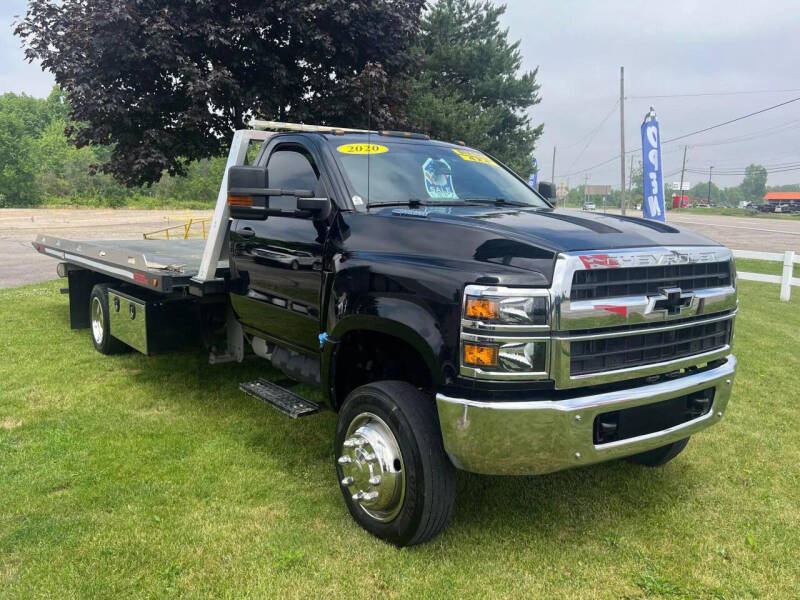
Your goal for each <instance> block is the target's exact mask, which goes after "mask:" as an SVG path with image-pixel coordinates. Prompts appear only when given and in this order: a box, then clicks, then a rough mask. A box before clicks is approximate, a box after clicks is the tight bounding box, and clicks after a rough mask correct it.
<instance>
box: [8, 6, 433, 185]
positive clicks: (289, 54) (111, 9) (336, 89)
mask: <svg viewBox="0 0 800 600" xmlns="http://www.w3.org/2000/svg"><path fill="white" fill-rule="evenodd" d="M423 5H424V0H392V1H391V2H386V1H381V2H375V1H374V0H327V1H326V2H319V1H317V0H293V1H291V2H289V1H272V2H270V1H264V0H239V1H238V2H185V1H184V0H92V1H91V2H86V1H85V0H30V2H29V6H28V11H27V13H26V15H25V17H24V18H23V19H22V20H21V21H20V22H18V23H17V25H16V27H15V33H16V34H17V35H18V36H20V37H21V38H22V39H23V42H24V45H25V49H26V56H27V58H28V59H29V60H31V61H32V60H41V61H42V66H43V68H45V69H47V70H49V71H50V72H52V73H53V74H54V75H55V79H56V82H57V83H58V84H59V85H60V86H61V88H62V89H63V90H65V91H66V92H67V95H68V98H69V101H70V105H71V112H70V117H71V119H72V120H73V121H74V122H76V123H78V124H77V125H72V126H70V127H69V128H68V134H69V136H70V137H71V139H72V141H73V142H74V143H75V144H76V145H77V146H78V147H79V148H81V147H85V146H91V145H97V144H99V145H112V146H113V149H112V151H111V159H110V160H109V161H108V162H107V163H105V164H103V165H102V169H103V170H104V171H106V172H109V173H112V174H113V175H114V177H116V178H117V179H118V180H119V181H122V182H124V183H126V184H128V185H139V184H143V183H153V182H155V181H158V180H159V179H160V178H161V175H162V173H163V171H165V170H166V171H168V172H169V173H170V174H171V175H176V174H183V173H185V172H186V166H187V164H188V163H190V162H191V161H192V160H195V159H198V158H204V157H211V156H216V155H218V154H220V153H221V152H222V150H223V147H224V145H225V144H226V143H227V142H228V140H229V137H230V133H231V131H232V130H234V129H239V128H243V127H244V126H245V125H246V123H247V122H248V121H249V119H250V118H252V117H254V116H258V117H263V118H271V119H279V120H286V119H291V120H294V121H300V122H304V121H314V122H319V123H329V124H333V125H341V126H360V127H364V126H366V125H367V123H368V116H367V106H368V105H371V108H372V125H373V126H376V127H397V126H399V125H402V123H403V121H404V115H403V112H402V106H403V105H404V104H405V90H404V89H403V87H402V82H403V80H404V79H405V75H406V72H407V70H408V68H409V65H410V64H411V57H410V55H409V52H408V50H409V47H410V46H411V43H412V41H413V39H414V38H415V36H416V34H417V32H418V28H419V20H420V13H421V10H422V7H423Z"/></svg>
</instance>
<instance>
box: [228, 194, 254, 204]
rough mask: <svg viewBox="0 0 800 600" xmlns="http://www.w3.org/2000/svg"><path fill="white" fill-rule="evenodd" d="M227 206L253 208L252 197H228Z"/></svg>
mask: <svg viewBox="0 0 800 600" xmlns="http://www.w3.org/2000/svg"><path fill="white" fill-rule="evenodd" d="M228 206H253V197H252V196H228Z"/></svg>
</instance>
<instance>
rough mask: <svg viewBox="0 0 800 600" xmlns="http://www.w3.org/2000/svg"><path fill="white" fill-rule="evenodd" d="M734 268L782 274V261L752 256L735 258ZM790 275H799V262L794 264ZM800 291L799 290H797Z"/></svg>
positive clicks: (751, 271)
mask: <svg viewBox="0 0 800 600" xmlns="http://www.w3.org/2000/svg"><path fill="white" fill-rule="evenodd" d="M736 270H737V271H742V272H743V273H744V272H747V273H765V274H767V275H783V262H772V261H769V260H757V259H754V258H737V259H736ZM792 277H800V264H795V265H794V269H793V275H792ZM797 291H798V292H800V290H797Z"/></svg>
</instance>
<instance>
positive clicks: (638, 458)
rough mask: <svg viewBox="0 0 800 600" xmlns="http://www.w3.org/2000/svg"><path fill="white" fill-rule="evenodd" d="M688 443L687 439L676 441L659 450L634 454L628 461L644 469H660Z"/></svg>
mask: <svg viewBox="0 0 800 600" xmlns="http://www.w3.org/2000/svg"><path fill="white" fill-rule="evenodd" d="M688 443H689V438H686V439H684V440H678V441H677V442H673V443H671V444H667V445H666V446H661V447H660V448H654V449H653V450H648V451H647V452H642V453H641V454H634V455H633V456H629V457H628V460H629V461H630V462H632V463H636V464H637V465H643V466H645V467H660V466H661V465H665V464H667V463H668V462H669V461H671V460H672V459H673V458H675V457H676V456H678V454H680V453H681V452H683V449H684V448H686V444H688Z"/></svg>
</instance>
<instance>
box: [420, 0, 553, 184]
mask: <svg viewBox="0 0 800 600" xmlns="http://www.w3.org/2000/svg"><path fill="white" fill-rule="evenodd" d="M504 12H505V6H503V5H494V4H493V3H491V2H487V1H477V0H439V1H438V2H437V3H436V4H434V5H433V6H432V7H431V8H430V9H429V10H428V11H427V12H426V13H425V14H424V15H423V19H422V28H421V32H420V35H419V38H418V39H417V42H416V44H415V45H414V47H413V57H414V59H415V60H416V63H417V70H416V71H415V75H414V77H413V78H412V79H411V81H410V85H409V87H410V94H411V96H410V99H409V105H408V109H407V110H408V115H409V121H410V123H411V124H412V125H413V126H414V128H415V129H417V130H420V131H425V132H427V133H430V135H431V136H432V137H434V138H438V139H443V140H448V141H456V140H463V141H464V142H466V143H467V144H469V145H471V146H475V147H478V148H481V149H483V150H485V151H487V152H489V153H491V154H493V155H495V156H496V157H498V158H499V159H500V160H502V161H503V162H505V163H506V164H508V165H509V166H510V167H511V168H513V169H514V170H515V171H517V172H518V173H520V174H521V175H528V174H529V173H530V171H531V164H530V159H531V156H532V154H533V150H534V147H535V145H536V140H537V139H538V138H539V136H540V135H541V133H542V129H543V126H542V125H538V126H533V125H532V123H531V119H530V116H529V113H528V109H530V108H531V107H532V106H535V105H536V104H538V103H539V101H540V98H539V94H538V90H539V85H538V84H537V82H536V73H537V70H536V69H535V70H533V71H528V72H521V65H522V59H521V56H520V52H519V42H510V41H509V40H508V30H507V29H504V28H502V27H501V26H500V20H499V19H500V16H501V15H502V14H503V13H504Z"/></svg>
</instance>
